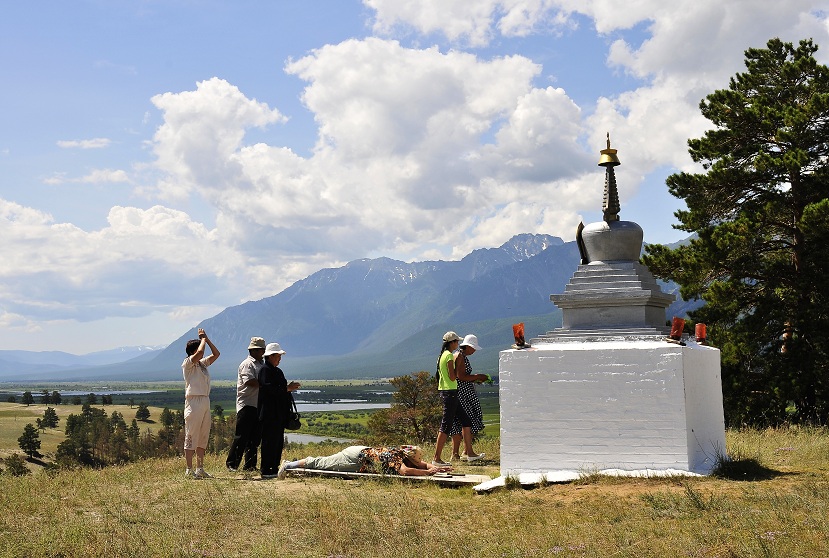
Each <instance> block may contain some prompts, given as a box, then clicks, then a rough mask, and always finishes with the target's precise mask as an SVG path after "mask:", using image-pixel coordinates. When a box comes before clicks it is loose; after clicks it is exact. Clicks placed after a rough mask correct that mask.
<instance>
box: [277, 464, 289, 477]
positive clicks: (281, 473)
mask: <svg viewBox="0 0 829 558" xmlns="http://www.w3.org/2000/svg"><path fill="white" fill-rule="evenodd" d="M287 465H288V460H287V459H283V460H282V464H281V465H280V466H279V471H278V472H277V473H276V478H278V479H279V480H285V477H286V476H288V467H287Z"/></svg>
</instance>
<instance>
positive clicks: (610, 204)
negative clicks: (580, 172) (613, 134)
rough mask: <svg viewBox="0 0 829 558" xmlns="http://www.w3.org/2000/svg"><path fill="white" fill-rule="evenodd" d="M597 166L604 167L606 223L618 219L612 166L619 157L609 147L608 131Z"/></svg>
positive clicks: (618, 163)
mask: <svg viewBox="0 0 829 558" xmlns="http://www.w3.org/2000/svg"><path fill="white" fill-rule="evenodd" d="M601 154H602V156H601V158H600V159H599V166H600V167H604V168H605V175H604V201H603V203H602V214H603V215H604V220H605V222H607V223H610V222H612V221H618V220H619V211H620V210H621V209H622V208H621V207H620V206H619V191H618V190H617V188H616V172H615V171H614V170H613V167H616V166H619V165H621V164H622V163H620V162H619V158H618V157H617V156H616V150H615V149H611V148H610V132H608V133H607V148H606V149H602V151H601Z"/></svg>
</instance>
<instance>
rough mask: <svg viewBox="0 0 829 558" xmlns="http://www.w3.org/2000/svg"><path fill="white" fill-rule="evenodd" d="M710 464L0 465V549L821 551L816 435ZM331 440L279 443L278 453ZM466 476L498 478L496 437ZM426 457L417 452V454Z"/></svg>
mask: <svg viewBox="0 0 829 558" xmlns="http://www.w3.org/2000/svg"><path fill="white" fill-rule="evenodd" d="M727 444H728V451H729V454H730V455H731V456H732V457H733V458H734V462H733V463H732V464H731V465H730V466H729V467H727V468H725V470H724V476H720V477H702V478H684V479H683V478H673V479H617V478H605V477H598V476H590V477H588V478H587V479H585V480H583V481H580V482H576V483H567V484H556V485H546V486H540V487H537V488H535V489H532V490H526V489H520V488H513V489H501V490H498V491H495V492H493V493H490V494H476V493H474V492H473V491H472V490H471V489H469V488H454V489H450V488H439V487H436V486H431V485H429V484H427V483H423V482H405V481H401V480H394V479H392V480H379V481H375V480H371V481H365V480H361V481H345V480H339V479H322V478H307V479H296V478H289V479H287V480H284V481H259V480H238V479H237V478H236V477H233V476H231V475H230V474H229V473H224V472H223V470H222V465H223V459H224V456H208V460H207V468H208V470H209V471H212V472H214V473H215V474H216V476H217V478H215V479H211V480H203V481H192V480H190V481H188V480H185V479H184V478H183V469H184V464H183V460H182V459H164V460H149V461H145V462H141V463H136V464H131V465H128V466H124V467H112V468H107V469H104V470H100V471H92V470H78V471H65V472H60V473H58V474H55V475H52V476H50V475H46V474H40V475H36V476H29V477H10V476H7V475H2V476H0V556H36V557H37V556H107V557H110V556H141V557H150V556H199V557H203V556H217V557H218V556H274V555H277V556H305V557H341V558H342V557H349V558H351V557H353V558H356V557H387V556H404V557H408V556H412V557H414V556H418V557H428V556H482V557H490V556H498V557H500V556H506V557H541V556H544V557H549V556H589V557H637V558H638V557H660V558H664V557H674V556H681V557H711V558H714V557H720V558H726V557H728V558H737V557H746V558H748V557H768V556H780V557H784V556H785V557H822V556H826V555H828V554H829V462H828V461H827V455H829V431H828V430H826V429H797V428H790V429H782V430H763V431H756V430H744V431H729V432H728V433H727ZM339 447H340V446H326V447H314V448H313V449H312V448H308V447H300V446H291V447H290V448H288V450H287V452H286V453H287V456H288V457H291V458H296V457H303V456H304V455H305V454H307V453H314V454H327V453H330V452H333V451H335V450H337V449H339ZM476 449H478V450H479V451H485V452H487V454H488V457H490V458H491V459H488V460H487V461H486V462H485V463H483V464H482V465H477V464H473V465H466V466H463V469H464V470H466V471H468V472H485V473H487V474H490V475H493V476H495V475H497V474H498V458H499V452H498V442H497V440H489V439H484V440H481V442H480V444H479V445H478V446H477V447H476ZM428 455H431V450H430V448H427V456H428Z"/></svg>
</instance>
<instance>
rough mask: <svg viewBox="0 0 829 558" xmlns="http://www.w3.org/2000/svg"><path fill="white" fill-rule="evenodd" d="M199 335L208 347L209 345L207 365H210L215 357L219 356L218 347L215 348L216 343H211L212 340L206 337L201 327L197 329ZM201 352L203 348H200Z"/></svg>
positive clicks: (214, 360)
mask: <svg viewBox="0 0 829 558" xmlns="http://www.w3.org/2000/svg"><path fill="white" fill-rule="evenodd" d="M199 337H200V338H201V340H202V341H204V342H205V343H207V346H208V347H210V356H209V357H207V366H210V365H211V364H213V363H214V362H216V359H217V358H219V349H217V348H216V345H214V344H213V341H211V340H210V338H209V337H207V334H206V333H205V332H204V330H203V329H200V330H199ZM202 353H204V350H202Z"/></svg>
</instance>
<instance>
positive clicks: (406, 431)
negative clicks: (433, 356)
mask: <svg viewBox="0 0 829 558" xmlns="http://www.w3.org/2000/svg"><path fill="white" fill-rule="evenodd" d="M390 383H391V385H392V386H394V387H395V388H397V391H396V392H395V393H394V395H392V404H391V407H389V408H388V409H381V410H379V411H377V412H376V413H374V414H373V415H372V416H371V417H370V418H369V420H368V429H369V432H370V436H371V437H372V439H375V440H377V441H379V442H382V443H404V442H426V441H429V440H431V439H432V438H433V437H434V436H435V434H436V432H437V429H438V427H439V426H440V419H441V415H442V412H443V407H442V404H441V401H440V397H439V395H438V391H437V386H436V385H435V382H434V381H433V375H432V374H430V373H429V372H426V371H420V372H416V373H414V374H409V375H407V376H398V377H397V378H392V379H391V380H390Z"/></svg>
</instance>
